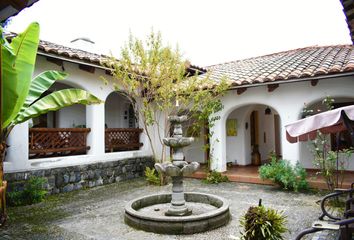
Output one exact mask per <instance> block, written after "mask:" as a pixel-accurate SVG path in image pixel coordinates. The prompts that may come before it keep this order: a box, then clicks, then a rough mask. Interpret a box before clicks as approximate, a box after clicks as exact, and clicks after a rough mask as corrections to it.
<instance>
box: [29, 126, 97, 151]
mask: <svg viewBox="0 0 354 240" xmlns="http://www.w3.org/2000/svg"><path fill="white" fill-rule="evenodd" d="M90 130H91V129H90V128H30V129H29V155H30V158H37V157H46V156H57V155H71V154H86V151H87V150H88V149H90V147H89V146H87V141H86V138H87V134H88V133H89V132H90Z"/></svg>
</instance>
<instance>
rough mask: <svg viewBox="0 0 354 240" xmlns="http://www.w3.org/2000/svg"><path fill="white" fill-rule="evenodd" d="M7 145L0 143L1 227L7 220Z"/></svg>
mask: <svg viewBox="0 0 354 240" xmlns="http://www.w3.org/2000/svg"><path fill="white" fill-rule="evenodd" d="M5 151H6V143H5V142H4V141H3V142H1V143H0V227H1V226H2V225H3V224H4V223H5V221H6V219H7V214H6V188H7V182H6V181H4V159H5Z"/></svg>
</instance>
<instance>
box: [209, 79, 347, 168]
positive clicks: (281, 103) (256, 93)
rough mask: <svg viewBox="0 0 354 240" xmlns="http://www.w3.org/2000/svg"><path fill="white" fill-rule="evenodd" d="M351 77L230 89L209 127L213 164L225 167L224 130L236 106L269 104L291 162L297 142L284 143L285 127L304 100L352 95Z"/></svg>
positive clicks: (297, 150)
mask: <svg viewBox="0 0 354 240" xmlns="http://www.w3.org/2000/svg"><path fill="white" fill-rule="evenodd" d="M353 80H354V78H353V77H352V76H350V77H341V78H333V79H324V80H320V81H319V82H318V84H317V85H316V86H311V83H310V82H309V81H306V82H293V83H287V84H280V85H279V87H278V88H277V89H275V90H274V91H273V92H268V89H267V87H266V86H259V87H252V88H248V89H247V91H246V92H244V93H243V94H241V95H238V94H237V93H236V91H235V90H231V91H229V92H228V93H227V94H226V95H225V96H223V97H222V102H223V105H224V109H223V110H222V111H221V112H219V113H218V114H217V115H219V116H220V117H221V119H220V120H219V121H218V122H217V123H216V124H215V126H214V128H213V129H212V130H213V131H214V132H215V134H214V135H213V137H212V139H211V143H212V144H213V148H214V151H213V155H214V160H213V161H212V167H213V168H214V169H217V170H219V171H225V170H226V161H227V150H226V149H227V147H226V146H227V138H226V132H225V124H226V119H227V118H228V116H229V114H230V113H231V112H233V111H234V110H235V109H238V108H240V107H243V106H249V105H253V104H263V105H267V106H270V107H271V108H273V109H274V110H275V111H276V112H278V114H279V116H280V120H281V145H282V156H283V158H284V159H288V160H290V161H291V162H292V163H295V162H296V161H299V160H300V147H299V146H300V144H299V143H296V144H291V143H289V142H287V140H286V135H285V128H284V126H285V125H287V124H289V123H291V122H294V121H296V120H298V119H299V116H300V112H301V110H302V108H303V105H304V103H311V102H313V101H317V100H318V99H323V98H324V97H325V96H327V95H330V96H337V97H353V95H354V81H353Z"/></svg>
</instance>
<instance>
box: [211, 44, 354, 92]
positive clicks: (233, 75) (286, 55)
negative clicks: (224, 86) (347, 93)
mask: <svg viewBox="0 0 354 240" xmlns="http://www.w3.org/2000/svg"><path fill="white" fill-rule="evenodd" d="M207 69H208V71H210V72H211V75H210V77H211V78H212V79H213V80H215V81H216V82H218V81H220V79H221V78H222V77H223V76H226V77H228V79H229V80H230V81H231V85H232V86H241V85H249V84H256V83H269V82H276V81H286V80H290V79H301V78H312V77H316V76H320V75H331V74H340V73H348V72H354V46H353V45H335V46H321V47H319V46H314V47H307V48H301V49H295V50H290V51H285V52H280V53H274V54H270V55H265V56H260V57H255V58H249V59H244V60H238V61H233V62H228V63H223V64H218V65H213V66H210V67H207ZM353 74H354V73H353Z"/></svg>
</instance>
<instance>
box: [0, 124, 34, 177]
mask: <svg viewBox="0 0 354 240" xmlns="http://www.w3.org/2000/svg"><path fill="white" fill-rule="evenodd" d="M6 143H7V145H9V147H8V148H7V153H6V158H5V164H4V167H5V172H6V171H19V170H26V169H28V168H29V167H30V163H29V161H28V122H24V123H21V124H19V125H17V126H15V127H14V128H13V129H12V131H11V133H10V135H9V137H8V139H7V142H6Z"/></svg>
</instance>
